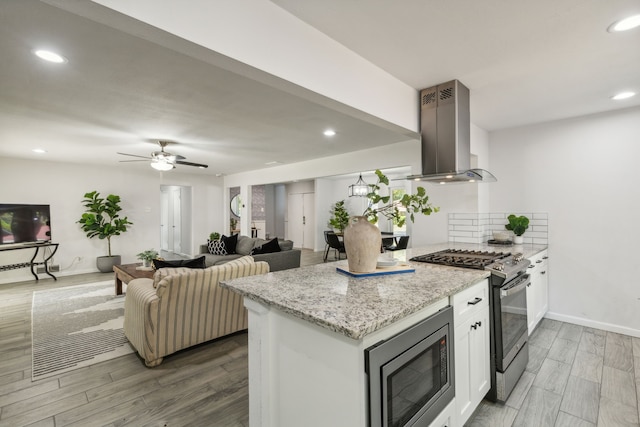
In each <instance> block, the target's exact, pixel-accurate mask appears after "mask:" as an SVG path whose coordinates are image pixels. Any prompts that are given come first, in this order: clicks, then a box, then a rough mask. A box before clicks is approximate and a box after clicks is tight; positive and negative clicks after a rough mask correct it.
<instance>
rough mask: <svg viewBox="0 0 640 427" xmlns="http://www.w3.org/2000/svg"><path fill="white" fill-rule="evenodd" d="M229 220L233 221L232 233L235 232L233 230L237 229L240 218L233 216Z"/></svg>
mask: <svg viewBox="0 0 640 427" xmlns="http://www.w3.org/2000/svg"><path fill="white" fill-rule="evenodd" d="M229 222H230V223H231V234H233V232H234V231H235V230H236V226H237V225H238V220H237V219H235V218H231V219H230V220H229Z"/></svg>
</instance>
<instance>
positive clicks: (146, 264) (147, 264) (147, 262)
mask: <svg viewBox="0 0 640 427" xmlns="http://www.w3.org/2000/svg"><path fill="white" fill-rule="evenodd" d="M142 266H143V267H146V268H148V267H151V260H149V259H143V260H142Z"/></svg>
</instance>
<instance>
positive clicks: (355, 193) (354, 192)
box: [349, 174, 369, 197]
mask: <svg viewBox="0 0 640 427" xmlns="http://www.w3.org/2000/svg"><path fill="white" fill-rule="evenodd" d="M367 194H369V185H368V184H367V183H366V182H364V180H363V179H362V174H360V177H359V178H358V180H357V181H356V183H355V184H351V185H350V186H349V197H367Z"/></svg>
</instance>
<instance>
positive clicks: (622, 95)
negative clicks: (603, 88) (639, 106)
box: [611, 92, 636, 101]
mask: <svg viewBox="0 0 640 427" xmlns="http://www.w3.org/2000/svg"><path fill="white" fill-rule="evenodd" d="M635 94H636V93H635V92H620V93H619V94H617V95H614V96H612V97H611V99H613V100H615V101H620V100H621V99H627V98H631V97H632V96H635Z"/></svg>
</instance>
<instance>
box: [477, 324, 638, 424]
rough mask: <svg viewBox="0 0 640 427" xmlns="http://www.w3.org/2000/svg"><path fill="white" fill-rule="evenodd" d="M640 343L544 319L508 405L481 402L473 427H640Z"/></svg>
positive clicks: (632, 338)
mask: <svg viewBox="0 0 640 427" xmlns="http://www.w3.org/2000/svg"><path fill="white" fill-rule="evenodd" d="M639 392H640V339H639V338H635V337H630V336H626V335H620V334H616V333H612V332H606V331H602V330H598V329H591V328H585V327H582V326H578V325H573V324H570V323H563V322H558V321H554V320H549V319H543V320H542V322H540V325H539V326H538V327H537V328H536V330H535V331H534V332H533V334H532V335H531V339H530V341H529V364H528V365H527V368H526V370H525V372H524V373H523V375H522V377H521V378H520V381H519V382H518V384H517V385H516V388H515V389H514V391H513V393H512V394H511V396H509V399H508V400H507V402H505V403H504V404H495V403H491V402H488V401H483V402H482V404H481V405H480V406H479V407H478V409H477V410H476V412H475V413H474V414H473V415H472V417H471V419H470V420H469V421H468V422H467V424H466V425H467V426H469V427H477V426H487V427H488V426H491V427H501V426H505V427H507V426H532V427H543V426H549V427H552V426H557V427H565V426H566V427H570V426H576V427H582V426H584V427H589V426H598V427H609V426H611V427H618V426H620V427H623V426H640V423H639V412H638V408H639V407H640V393H639Z"/></svg>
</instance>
